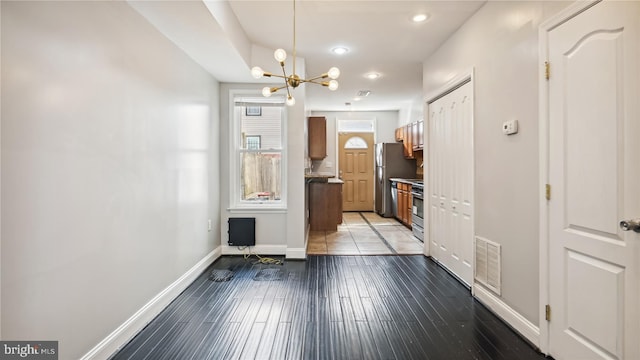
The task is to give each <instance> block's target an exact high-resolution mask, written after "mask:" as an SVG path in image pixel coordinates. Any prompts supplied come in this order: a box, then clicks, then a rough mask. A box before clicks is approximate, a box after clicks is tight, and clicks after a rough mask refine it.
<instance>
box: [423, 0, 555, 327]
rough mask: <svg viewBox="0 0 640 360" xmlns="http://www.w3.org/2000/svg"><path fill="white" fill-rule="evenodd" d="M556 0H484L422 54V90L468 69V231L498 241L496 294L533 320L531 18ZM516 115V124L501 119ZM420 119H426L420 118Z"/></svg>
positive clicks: (534, 83)
mask: <svg viewBox="0 0 640 360" xmlns="http://www.w3.org/2000/svg"><path fill="white" fill-rule="evenodd" d="M566 5H567V3H564V2H544V1H543V2H526V1H508V2H492V1H490V2H487V3H486V5H484V6H483V7H482V8H481V9H480V10H479V11H478V12H477V13H476V14H475V15H474V16H472V17H471V18H470V19H469V20H468V21H467V23H465V24H464V25H463V26H462V27H461V28H460V29H459V30H458V31H457V32H456V34H454V35H453V36H452V37H451V38H449V40H447V41H446V42H445V43H444V44H443V45H442V46H441V47H440V48H439V49H438V51H436V53H435V54H434V55H433V56H431V57H430V58H429V59H427V60H426V61H425V62H424V74H423V83H424V93H425V94H432V93H433V92H434V91H436V90H438V89H439V88H441V87H442V86H444V85H445V84H446V83H447V82H448V81H449V80H451V79H452V78H455V77H457V76H459V75H460V74H462V73H464V72H465V71H467V70H468V69H470V68H472V67H473V68H474V69H475V79H474V81H475V82H474V89H475V100H474V102H475V119H474V121H475V134H474V141H475V194H476V209H475V214H476V219H475V227H476V235H477V236H481V237H484V238H486V239H489V240H492V241H495V242H497V243H499V244H501V245H502V297H501V300H502V301H504V302H505V303H506V304H507V305H508V306H510V307H511V308H512V309H514V310H516V311H517V312H519V313H520V314H522V315H523V316H524V317H525V318H526V319H528V320H529V321H530V322H532V323H533V324H538V313H539V311H540V304H539V303H538V302H539V301H538V293H539V291H538V290H539V279H538V270H539V269H538V267H539V266H538V203H539V201H538V194H539V193H540V191H539V189H538V77H539V76H541V74H540V73H539V71H538V69H539V68H540V64H538V26H539V24H540V23H541V22H542V21H543V20H544V19H546V18H548V17H549V16H550V15H552V14H554V13H556V12H557V11H559V10H560V9H562V8H564V7H565V6H566ZM512 119H517V120H518V121H519V124H520V128H519V129H520V132H519V133H518V134H517V135H512V136H505V135H503V134H502V131H501V126H502V123H503V122H504V121H506V120H512ZM425 120H426V119H425Z"/></svg>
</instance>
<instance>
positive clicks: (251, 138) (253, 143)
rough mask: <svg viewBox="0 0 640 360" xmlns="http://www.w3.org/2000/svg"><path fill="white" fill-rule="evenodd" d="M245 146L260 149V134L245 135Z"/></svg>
mask: <svg viewBox="0 0 640 360" xmlns="http://www.w3.org/2000/svg"><path fill="white" fill-rule="evenodd" d="M244 144H245V145H244V146H245V147H246V148H247V149H249V150H259V149H260V135H247V136H246V137H245V143H244Z"/></svg>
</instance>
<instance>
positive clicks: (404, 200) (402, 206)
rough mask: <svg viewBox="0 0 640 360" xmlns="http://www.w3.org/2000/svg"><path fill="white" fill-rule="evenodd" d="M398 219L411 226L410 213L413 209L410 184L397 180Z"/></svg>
mask: <svg viewBox="0 0 640 360" xmlns="http://www.w3.org/2000/svg"><path fill="white" fill-rule="evenodd" d="M397 205H398V220H399V221H400V222H402V223H403V224H404V225H406V226H408V227H411V213H412V211H413V198H412V196H411V185H410V184H406V183H402V182H398V204H397Z"/></svg>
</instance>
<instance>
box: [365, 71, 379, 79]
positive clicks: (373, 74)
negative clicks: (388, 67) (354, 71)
mask: <svg viewBox="0 0 640 360" xmlns="http://www.w3.org/2000/svg"><path fill="white" fill-rule="evenodd" d="M365 76H366V77H367V79H371V80H375V79H377V78H379V77H380V74H378V73H377V72H370V73H367V74H365Z"/></svg>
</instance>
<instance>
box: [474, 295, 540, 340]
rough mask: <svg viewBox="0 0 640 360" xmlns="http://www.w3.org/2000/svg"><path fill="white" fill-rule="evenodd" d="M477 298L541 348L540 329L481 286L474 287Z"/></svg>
mask: <svg viewBox="0 0 640 360" xmlns="http://www.w3.org/2000/svg"><path fill="white" fill-rule="evenodd" d="M473 289H474V294H475V298H476V299H478V300H479V301H480V302H481V303H482V304H484V305H485V306H486V307H488V308H489V309H490V310H491V311H493V312H494V313H495V314H496V315H498V316H499V317H500V318H502V320H504V321H505V322H506V323H507V324H509V325H510V326H511V327H512V328H513V329H514V330H516V331H517V332H518V333H520V335H522V336H523V337H524V338H526V339H527V340H529V342H531V344H533V345H534V346H536V347H537V348H540V329H539V328H538V327H537V326H536V325H534V324H533V323H532V322H531V321H529V320H527V319H526V318H525V317H524V316H522V315H520V313H518V312H517V311H515V310H514V309H512V308H511V307H510V306H509V305H507V304H506V303H505V302H504V301H502V300H501V299H500V298H499V297H497V296H496V295H494V294H493V293H492V292H491V291H489V290H487V289H485V288H484V287H483V286H482V285H480V284H474V285H473Z"/></svg>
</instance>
